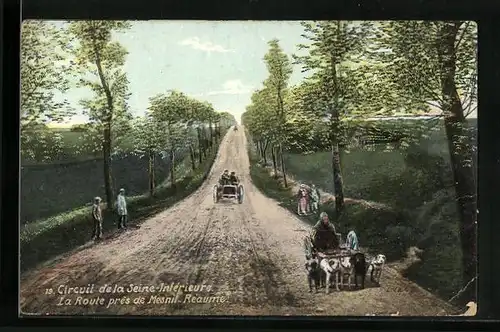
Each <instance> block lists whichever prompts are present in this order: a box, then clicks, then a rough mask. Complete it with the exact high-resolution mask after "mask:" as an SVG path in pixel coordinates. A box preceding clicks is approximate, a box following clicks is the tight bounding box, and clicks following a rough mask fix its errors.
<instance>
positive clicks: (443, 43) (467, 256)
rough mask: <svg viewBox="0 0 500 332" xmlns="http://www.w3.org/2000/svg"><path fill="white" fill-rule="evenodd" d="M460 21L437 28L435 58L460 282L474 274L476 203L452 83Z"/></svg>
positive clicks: (467, 295) (471, 292) (471, 290)
mask: <svg viewBox="0 0 500 332" xmlns="http://www.w3.org/2000/svg"><path fill="white" fill-rule="evenodd" d="M460 25H461V23H446V24H444V26H443V28H442V30H441V31H440V34H441V35H440V37H441V38H440V39H439V41H440V43H439V44H438V46H437V47H438V50H439V51H438V58H439V62H440V63H441V72H440V75H441V93H442V97H443V105H442V106H443V107H442V108H443V110H444V113H445V117H444V125H445V130H446V137H447V140H448V149H449V151H450V159H451V165H452V170H453V178H454V182H455V194H456V201H457V204H458V209H459V213H460V240H461V247H462V265H463V276H462V277H463V285H464V286H466V285H467V284H468V283H469V282H470V281H471V280H472V279H474V278H475V277H476V275H477V269H476V264H477V249H476V240H477V202H476V184H475V181H474V170H473V166H474V162H473V153H472V147H471V137H470V136H469V132H468V131H467V122H466V119H465V116H464V112H463V108H462V104H461V102H460V98H459V96H458V92H457V88H456V85H455V68H456V55H455V54H456V50H455V41H456V37H457V34H458V30H459V28H460ZM475 285H476V283H475V282H474V283H472V284H471V285H469V287H468V288H467V289H466V290H465V291H464V293H463V294H464V295H463V296H462V299H463V300H464V301H475V300H476V287H475Z"/></svg>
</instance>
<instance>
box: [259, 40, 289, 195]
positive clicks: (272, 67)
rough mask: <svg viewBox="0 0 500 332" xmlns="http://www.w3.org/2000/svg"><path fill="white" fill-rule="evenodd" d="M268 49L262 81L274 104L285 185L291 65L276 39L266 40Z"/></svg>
mask: <svg viewBox="0 0 500 332" xmlns="http://www.w3.org/2000/svg"><path fill="white" fill-rule="evenodd" d="M268 45H269V51H268V52H267V53H266V55H265V56H264V62H265V63H266V66H267V70H268V72H269V76H268V78H267V79H266V80H265V81H264V86H265V88H266V89H267V90H268V91H269V93H270V95H271V96H272V97H271V98H273V99H274V104H275V108H274V109H275V111H276V116H275V121H276V122H275V123H274V126H275V127H276V131H277V135H276V138H277V144H278V149H279V155H280V163H281V172H282V174H283V180H284V184H285V187H286V186H287V179H286V169H285V161H284V158H283V145H284V144H285V135H284V131H285V123H286V113H285V105H284V101H285V97H286V93H287V88H288V81H289V80H290V76H291V75H292V65H291V63H290V60H289V59H288V56H287V55H286V54H285V52H283V49H282V48H281V47H280V45H279V40H278V39H273V40H271V41H269V42H268Z"/></svg>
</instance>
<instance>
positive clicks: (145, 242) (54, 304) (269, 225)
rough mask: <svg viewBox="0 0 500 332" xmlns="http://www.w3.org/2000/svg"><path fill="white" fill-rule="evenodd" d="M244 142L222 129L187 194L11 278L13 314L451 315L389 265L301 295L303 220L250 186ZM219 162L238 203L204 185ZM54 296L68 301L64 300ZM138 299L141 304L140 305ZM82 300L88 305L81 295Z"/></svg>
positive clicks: (305, 228) (210, 184)
mask: <svg viewBox="0 0 500 332" xmlns="http://www.w3.org/2000/svg"><path fill="white" fill-rule="evenodd" d="M246 144H247V141H246V137H245V135H244V131H243V130H241V129H240V130H238V131H232V130H231V131H230V132H229V133H228V134H227V135H226V137H225V138H224V140H223V142H222V144H221V147H220V151H219V155H218V157H217V159H216V161H215V163H214V166H213V168H212V172H211V174H210V175H209V177H208V179H207V181H206V182H205V183H204V184H203V185H202V186H201V188H200V189H199V190H198V191H196V192H195V193H194V194H192V195H191V196H189V197H187V198H186V199H185V200H183V201H181V202H179V203H177V204H176V205H174V206H173V207H171V208H170V209H168V210H165V211H163V212H161V213H159V214H158V215H156V216H154V217H153V218H150V219H149V220H147V221H145V222H144V223H143V224H142V225H141V227H140V228H138V229H133V230H128V231H125V232H123V233H121V234H120V235H119V236H118V237H115V238H113V239H110V240H105V241H103V242H101V243H97V244H95V245H93V246H87V247H86V248H83V249H81V250H79V251H77V252H75V253H73V254H72V255H70V256H68V257H65V258H63V259H62V260H59V261H57V262H55V263H53V264H49V265H48V266H45V267H42V268H39V269H38V270H36V271H31V272H30V273H28V274H26V275H25V276H24V277H23V279H22V281H21V308H22V312H23V313H38V314H47V313H48V314H93V313H99V314H113V315H118V314H129V315H130V314H135V315H186V314H192V315H209V314H210V315H367V314H385V315H389V314H391V313H395V312H399V314H400V315H444V314H449V313H451V312H452V310H453V308H452V307H450V306H449V305H447V304H446V303H445V302H444V301H441V300H439V299H438V298H436V297H435V296H433V295H432V294H430V293H428V292H427V291H425V290H423V289H421V288H420V287H418V286H416V285H415V284H413V283H411V282H409V281H407V280H406V279H404V278H402V277H401V276H400V275H399V274H398V273H397V272H396V271H394V270H391V269H387V270H386V271H384V274H383V276H382V280H381V287H367V288H366V289H364V290H356V291H347V290H346V291H341V292H336V291H333V292H332V293H330V294H329V295H327V294H324V293H323V292H322V293H319V294H310V293H309V292H308V286H307V282H306V274H305V269H304V265H303V264H304V253H303V251H302V238H303V236H304V234H305V232H306V231H308V229H309V226H308V225H306V224H304V223H303V222H302V221H301V220H299V219H298V218H296V217H295V216H294V215H293V214H291V213H290V212H288V211H287V210H285V209H283V208H281V207H279V206H278V205H277V204H276V203H275V202H274V201H273V200H271V199H269V198H267V197H265V196H264V195H263V194H261V193H260V192H259V191H258V190H257V189H256V188H255V187H254V186H253V185H252V182H251V179H250V174H249V159H248V155H247V149H246ZM224 169H229V170H235V171H236V172H237V174H238V175H239V177H240V179H241V181H242V184H243V185H244V188H245V191H246V194H245V201H244V202H243V204H238V203H237V202H235V201H234V202H233V201H230V202H219V203H217V204H214V202H213V199H212V188H213V185H214V184H215V183H216V182H217V178H218V176H219V175H220V173H221V172H222V171H223V170H224ZM162 283H164V284H167V285H171V284H172V283H174V284H177V283H179V284H182V285H189V284H191V285H206V286H205V287H204V288H203V289H193V288H192V289H189V287H186V288H185V289H184V290H183V291H182V292H180V293H178V294H177V292H176V290H174V289H169V288H165V289H163V290H161V291H159V290H158V288H159V287H160V285H161V284H162ZM92 284H93V285H94V288H93V293H91V294H83V295H79V294H66V295H61V294H59V291H62V292H63V291H64V290H65V289H66V291H67V290H68V288H69V287H75V286H77V287H80V286H87V285H89V286H91V285H92ZM130 284H134V285H139V286H140V285H144V286H149V285H153V286H155V287H156V288H155V290H156V292H155V293H148V292H146V290H145V289H141V290H140V292H134V293H127V288H128V287H129V286H130ZM105 285H108V286H111V289H112V288H113V287H115V285H116V287H120V286H122V287H123V291H124V293H120V292H118V291H120V288H117V289H116V292H115V293H100V292H99V291H100V290H101V291H104V290H105V289H102V288H103V286H105ZM65 286H66V288H65ZM209 286H210V287H209ZM104 288H105V287H104ZM50 289H51V290H50ZM148 290H149V289H148ZM110 291H111V290H110ZM51 292H52V293H51ZM175 294H177V301H178V302H177V303H160V302H162V298H164V297H171V298H173V297H175V296H176V295H175ZM189 295H191V297H189ZM62 296H64V297H65V299H69V300H71V302H72V303H71V304H67V305H64V301H65V300H63V301H61V297H62ZM194 296H200V297H205V298H206V299H209V301H215V302H217V303H215V302H212V303H191V302H190V301H192V300H193V299H195V301H197V300H196V297H194ZM209 296H210V297H212V298H208V297H209ZM78 297H80V299H79V300H78ZM141 297H143V299H144V303H141V302H140V301H141ZM224 297H225V298H224ZM83 298H85V299H86V300H85V301H88V300H90V299H92V301H96V302H97V304H91V303H87V302H85V301H82V299H83ZM127 298H128V301H129V303H128V304H127ZM186 298H187V300H186ZM110 299H111V303H112V304H110ZM224 299H225V300H226V301H225V302H222V301H223V300H224ZM60 301H61V302H60ZM99 301H102V302H99ZM135 301H137V303H135V304H134V302H135ZM200 301H202V300H200ZM84 302H85V304H84ZM148 302H149V303H148ZM167 302H168V300H167Z"/></svg>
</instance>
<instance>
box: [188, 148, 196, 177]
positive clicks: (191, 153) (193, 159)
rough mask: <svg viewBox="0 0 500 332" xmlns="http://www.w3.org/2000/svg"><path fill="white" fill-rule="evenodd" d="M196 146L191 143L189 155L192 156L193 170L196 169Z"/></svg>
mask: <svg viewBox="0 0 500 332" xmlns="http://www.w3.org/2000/svg"><path fill="white" fill-rule="evenodd" d="M194 154H195V153H194V147H193V144H189V155H190V156H191V168H192V169H193V171H194V170H195V169H196V161H195V155H194Z"/></svg>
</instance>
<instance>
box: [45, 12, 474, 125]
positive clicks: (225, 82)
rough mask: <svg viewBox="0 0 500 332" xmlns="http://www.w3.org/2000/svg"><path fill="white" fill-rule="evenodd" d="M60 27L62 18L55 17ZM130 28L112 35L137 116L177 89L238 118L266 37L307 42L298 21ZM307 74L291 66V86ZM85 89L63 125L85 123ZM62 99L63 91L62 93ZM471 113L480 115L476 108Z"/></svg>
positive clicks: (261, 70) (291, 43)
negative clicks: (123, 55) (124, 54)
mask: <svg viewBox="0 0 500 332" xmlns="http://www.w3.org/2000/svg"><path fill="white" fill-rule="evenodd" d="M53 23H54V24H56V25H60V26H62V22H53ZM131 23H132V28H131V29H129V30H127V31H126V32H123V33H115V34H114V40H116V41H118V42H120V43H121V44H122V45H123V46H124V47H125V48H126V49H127V50H128V52H129V54H128V55H127V59H126V63H125V66H124V70H125V72H126V73H127V77H128V79H129V81H130V84H129V90H130V92H131V94H132V95H131V97H130V99H129V106H130V109H131V111H132V113H133V115H134V116H139V115H142V114H144V112H145V110H146V109H147V108H148V106H149V98H150V97H152V96H154V95H156V94H159V93H167V92H168V90H171V89H174V90H178V91H182V92H184V93H185V94H187V95H189V96H191V97H194V98H196V99H198V100H200V101H208V102H210V103H211V104H212V105H213V106H214V108H215V110H217V111H227V112H229V113H231V114H233V115H234V116H235V118H236V120H237V121H240V117H241V115H242V113H244V112H245V108H246V106H247V105H249V104H250V96H251V95H252V93H253V91H255V90H256V89H258V88H260V87H261V86H262V82H263V81H264V80H265V79H266V78H267V76H268V72H267V68H266V65H265V63H264V61H263V57H264V55H265V53H266V52H267V51H268V44H267V42H268V41H270V40H272V39H274V38H277V39H279V42H280V46H281V47H282V48H283V50H284V52H285V53H286V54H288V55H289V56H291V55H292V54H294V53H298V52H300V51H299V50H298V48H297V45H298V44H300V43H307V40H305V39H304V38H303V37H301V34H302V33H303V32H304V31H303V28H302V26H301V25H300V22H298V21H192V20H191V21H132V22H131ZM304 77H305V74H303V73H301V68H300V66H298V65H295V66H293V74H292V77H291V79H290V82H289V83H290V85H295V84H297V83H298V82H300V81H301V80H302V79H303V78H304ZM92 96H93V95H92V92H91V91H90V90H89V89H86V88H80V89H77V88H73V89H71V90H69V91H68V92H67V93H65V95H64V97H65V98H66V99H67V100H68V101H69V102H70V103H71V105H72V106H73V107H74V108H75V109H76V110H77V115H76V116H74V117H73V118H71V119H69V120H68V121H66V122H65V123H63V124H56V123H52V124H50V125H51V126H52V127H67V126H69V125H73V124H77V123H84V122H86V120H87V118H86V117H85V116H83V115H82V110H81V107H80V106H79V104H78V101H79V100H81V99H82V98H91V97H92ZM59 97H61V98H62V96H59ZM470 117H476V113H475V112H474V114H471V116H470Z"/></svg>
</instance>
